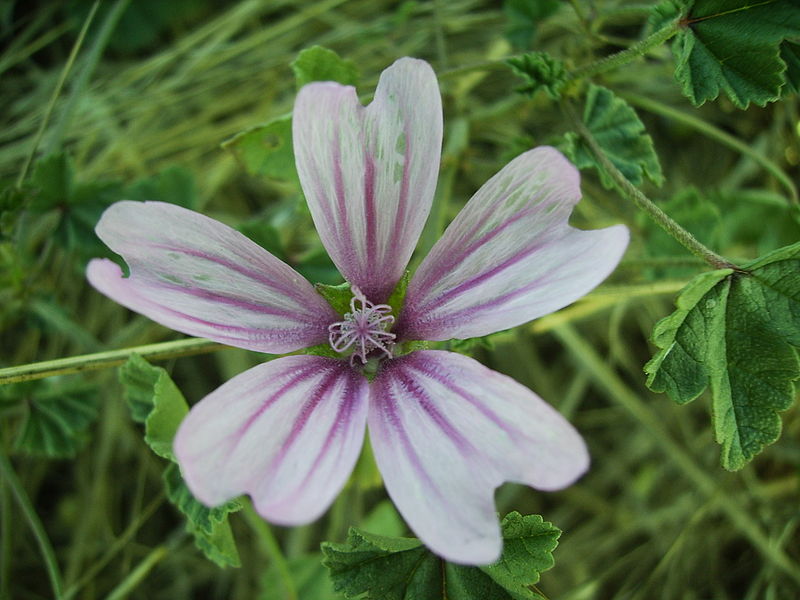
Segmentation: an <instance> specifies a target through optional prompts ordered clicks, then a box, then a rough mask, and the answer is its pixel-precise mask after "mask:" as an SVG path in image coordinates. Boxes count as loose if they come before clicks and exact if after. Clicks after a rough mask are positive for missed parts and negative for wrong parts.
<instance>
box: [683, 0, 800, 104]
mask: <svg viewBox="0 0 800 600" xmlns="http://www.w3.org/2000/svg"><path fill="white" fill-rule="evenodd" d="M687 6H688V10H687V12H686V16H685V17H684V18H683V19H681V21H680V25H681V29H680V32H679V33H678V35H677V37H676V39H675V42H674V43H673V46H672V52H673V54H674V55H675V61H676V65H675V77H676V78H677V79H678V81H679V82H680V83H681V86H682V88H683V93H684V94H685V95H686V96H687V97H688V98H689V99H690V100H691V101H692V103H693V104H694V105H695V106H699V105H701V104H703V103H704V102H706V101H708V100H715V99H716V98H717V97H718V96H719V94H720V92H721V91H722V92H725V94H726V95H727V96H728V97H729V98H730V99H731V101H732V102H733V103H734V104H735V105H736V106H738V107H739V108H747V106H748V105H749V104H750V102H754V103H755V104H758V105H760V106H764V105H765V104H766V103H767V102H773V101H775V100H777V99H778V98H779V96H780V92H781V87H782V86H783V84H784V71H785V70H786V64H785V63H784V61H783V60H782V59H781V56H780V52H779V45H780V43H781V42H782V41H783V40H784V39H786V38H792V37H797V36H799V35H800V3H798V2H797V0H766V1H760V2H753V1H752V0H696V1H694V2H689V3H688V4H687Z"/></svg>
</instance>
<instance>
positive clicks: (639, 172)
mask: <svg viewBox="0 0 800 600" xmlns="http://www.w3.org/2000/svg"><path fill="white" fill-rule="evenodd" d="M583 122H584V123H585V124H586V127H587V128H588V129H589V131H590V132H591V134H592V136H593V137H594V138H595V140H597V143H598V144H599V145H600V148H602V150H603V152H604V153H605V154H606V156H608V158H609V160H610V161H611V162H612V163H613V164H614V166H615V167H617V168H618V169H619V170H620V172H621V173H622V174H623V175H625V177H626V178H627V179H628V181H630V182H631V183H632V184H634V185H639V184H641V183H642V181H643V179H644V176H647V178H648V179H649V180H650V181H652V182H653V183H655V184H656V185H661V184H662V183H663V182H664V176H663V174H662V173H661V164H660V163H659V162H658V156H657V155H656V152H655V149H654V148H653V139H652V138H651V137H650V135H649V134H647V132H646V131H645V128H644V124H642V122H641V121H640V120H639V117H638V116H637V115H636V112H635V111H634V110H633V108H631V107H630V106H629V105H628V103H627V102H625V101H624V100H623V99H622V98H619V97H617V96H615V95H614V92H612V91H611V90H609V89H607V88H604V87H601V86H598V85H593V84H592V85H590V86H589V92H588V93H587V95H586V105H585V107H584V111H583ZM566 143H567V145H566V148H565V149H564V150H565V151H566V153H567V155H568V156H569V157H570V159H571V160H572V162H574V163H575V165H576V166H577V167H578V168H579V169H585V168H588V167H593V168H595V169H597V170H598V171H599V173H600V180H601V182H602V183H603V185H604V186H605V187H606V188H608V189H611V188H612V187H613V186H614V183H613V181H612V180H611V178H610V177H609V176H608V175H607V174H606V172H605V171H604V170H603V168H602V167H601V166H600V165H599V164H598V162H597V160H596V159H595V156H594V153H593V152H592V151H591V149H590V148H589V147H588V146H587V145H586V142H585V141H584V140H583V139H582V138H580V137H579V136H578V135H576V134H574V133H568V134H567V135H566Z"/></svg>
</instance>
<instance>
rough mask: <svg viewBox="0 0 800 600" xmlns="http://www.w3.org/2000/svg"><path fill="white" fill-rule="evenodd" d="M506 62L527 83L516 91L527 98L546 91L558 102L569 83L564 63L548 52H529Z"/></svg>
mask: <svg viewBox="0 0 800 600" xmlns="http://www.w3.org/2000/svg"><path fill="white" fill-rule="evenodd" d="M505 62H506V64H507V65H508V66H509V67H511V70H512V71H513V72H514V74H516V75H518V76H519V77H521V78H522V80H523V81H524V82H525V84H524V85H522V86H520V87H518V88H517V89H516V91H517V92H519V93H521V94H525V95H527V96H531V97H533V96H535V95H536V92H538V91H539V90H544V91H545V92H547V95H548V96H550V97H551V98H552V99H553V100H558V99H559V98H561V92H562V91H563V89H564V86H566V85H567V82H568V81H569V73H568V71H567V68H566V67H565V66H564V63H563V62H561V61H560V60H558V59H556V58H553V57H552V56H550V55H549V54H548V53H547V52H528V53H527V54H523V55H521V56H512V57H511V58H508V59H506V61H505Z"/></svg>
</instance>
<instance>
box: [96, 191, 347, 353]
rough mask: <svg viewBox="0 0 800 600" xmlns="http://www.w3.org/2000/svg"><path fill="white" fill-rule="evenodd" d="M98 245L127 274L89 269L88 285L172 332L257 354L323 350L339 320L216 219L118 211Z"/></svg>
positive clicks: (108, 216) (108, 266)
mask: <svg viewBox="0 0 800 600" xmlns="http://www.w3.org/2000/svg"><path fill="white" fill-rule="evenodd" d="M96 231H97V235H98V236H99V237H100V239H102V240H103V241H104V242H105V243H106V244H107V245H108V247H109V248H111V249H112V250H113V251H114V252H116V253H117V254H119V255H121V256H122V258H124V259H125V262H126V263H127V264H128V266H129V267H130V277H127V278H125V277H123V276H122V272H121V270H120V269H119V267H118V266H117V265H116V264H114V263H113V262H111V261H109V260H100V259H96V260H93V261H91V262H90V263H89V267H88V269H87V277H88V279H89V282H90V283H91V284H92V285H93V286H94V287H95V288H97V289H98V290H99V291H101V292H102V293H104V294H105V295H106V296H108V297H110V298H111V299H113V300H115V301H116V302H118V303H120V304H122V305H124V306H127V307H128V308H130V309H131V310H134V311H136V312H139V313H141V314H143V315H145V316H147V317H150V318H151V319H153V320H154V321H156V322H158V323H161V324H162V325H165V326H166V327H169V328H171V329H175V330H177V331H181V332H183V333H187V334H189V335H195V336H200V337H206V338H209V339H212V340H215V341H218V342H221V343H224V344H229V345H231V346H238V347H240V348H247V349H248V350H256V351H259V352H270V353H282V352H291V351H294V350H298V349H300V348H305V347H308V346H313V345H316V344H320V343H324V342H325V341H326V340H327V327H328V325H329V324H330V323H332V322H334V321H336V320H337V315H336V313H335V312H334V311H333V309H331V307H330V305H328V303H327V302H326V301H325V300H324V299H323V298H322V296H320V295H319V294H318V293H317V292H316V290H314V288H313V286H312V285H311V284H310V283H309V282H308V281H306V280H305V279H304V278H303V277H302V276H301V275H300V274H299V273H298V272H297V271H295V270H294V269H292V268H291V267H290V266H289V265H287V264H285V263H284V262H282V261H280V260H279V259H277V258H275V257H274V256H273V255H272V254H270V253H269V252H267V251H266V250H264V249H263V248H261V247H260V246H258V245H257V244H256V243H254V242H253V241H251V240H249V239H248V238H247V237H245V236H244V235H242V234H241V233H239V232H238V231H236V230H234V229H232V228H230V227H228V226H227V225H224V224H222V223H220V222H218V221H215V220H214V219H210V218H209V217H206V216H204V215H201V214H199V213H196V212H194V211H191V210H187V209H185V208H182V207H180V206H176V205H173V204H165V203H162V202H131V201H123V202H117V203H116V204H113V205H112V206H111V207H109V208H108V209H107V210H106V211H105V212H104V213H103V216H102V217H101V219H100V222H99V223H98V224H97V228H96Z"/></svg>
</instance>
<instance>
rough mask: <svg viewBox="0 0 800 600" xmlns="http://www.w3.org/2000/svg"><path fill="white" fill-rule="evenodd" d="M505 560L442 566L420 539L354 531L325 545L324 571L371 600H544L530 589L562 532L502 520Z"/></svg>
mask: <svg viewBox="0 0 800 600" xmlns="http://www.w3.org/2000/svg"><path fill="white" fill-rule="evenodd" d="M502 528H503V538H504V548H503V554H502V556H501V558H500V560H499V561H498V562H497V563H495V564H493V565H488V566H485V567H466V566H462V565H455V564H451V563H448V562H445V561H443V560H442V559H440V558H438V557H437V556H435V555H434V554H432V553H431V552H430V551H429V550H428V549H427V548H425V546H423V545H422V543H421V542H420V541H419V540H416V539H413V538H390V537H385V536H379V535H374V534H371V533H367V532H365V531H360V530H358V529H355V528H351V529H350V532H349V534H348V537H347V541H346V542H345V543H344V544H333V543H324V544H323V545H322V552H323V554H324V555H325V557H326V558H325V561H324V564H325V566H327V567H328V569H329V570H330V573H331V578H332V579H333V584H334V588H335V589H336V591H339V592H342V593H344V595H345V596H346V597H348V598H355V597H357V596H358V597H361V596H360V594H365V596H364V598H368V599H372V600H405V599H407V598H425V600H437V599H441V600H445V599H448V600H512V599H513V600H542V596H541V595H540V594H538V593H536V592H535V591H534V590H533V589H532V588H531V586H533V585H534V584H535V583H536V582H537V581H539V574H540V572H542V571H544V570H547V569H549V568H551V567H552V566H553V557H552V552H553V550H554V549H555V547H556V545H557V543H558V537H559V535H560V534H561V532H560V531H559V530H558V529H557V528H556V527H554V526H553V525H552V524H551V523H547V522H544V521H543V520H542V518H541V517H540V516H538V515H530V516H524V517H523V516H522V515H520V514H519V513H516V512H514V513H510V514H509V515H507V516H506V518H505V519H503V523H502Z"/></svg>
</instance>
